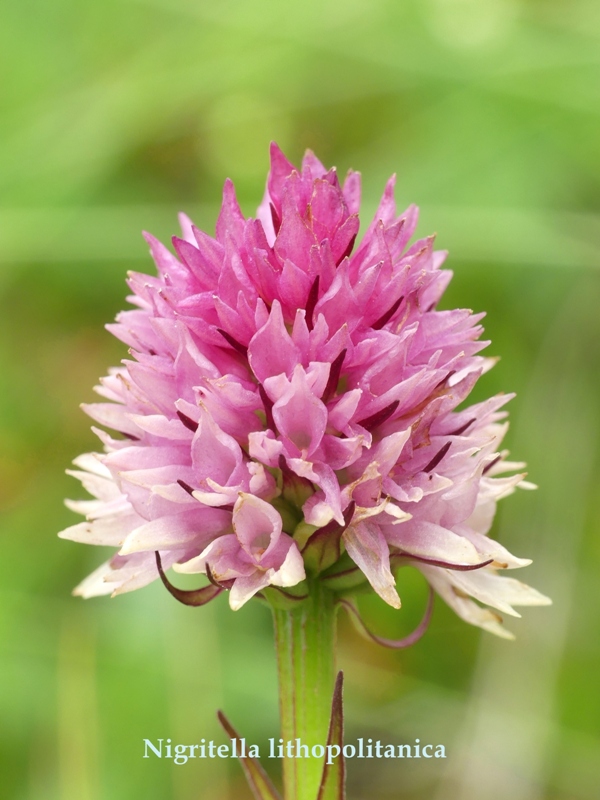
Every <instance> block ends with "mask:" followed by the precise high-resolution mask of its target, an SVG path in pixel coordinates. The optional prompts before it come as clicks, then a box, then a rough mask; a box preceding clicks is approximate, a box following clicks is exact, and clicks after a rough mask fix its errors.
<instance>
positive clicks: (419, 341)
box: [61, 145, 548, 635]
mask: <svg viewBox="0 0 600 800" xmlns="http://www.w3.org/2000/svg"><path fill="white" fill-rule="evenodd" d="M393 187H394V179H393V178H392V179H390V181H389V182H388V184H387V186H386V188H385V191H384V194H383V197H382V200H381V202H380V205H379V208H378V209H377V212H376V214H375V218H374V220H373V221H372V222H371V224H370V226H369V227H368V229H367V231H366V232H365V234H364V236H363V237H362V239H361V241H360V244H359V245H356V238H357V234H358V229H359V217H358V211H359V200H360V178H359V174H358V173H356V172H349V174H348V176H347V178H346V180H345V182H344V184H343V186H340V183H339V181H338V177H337V174H336V171H335V170H334V169H331V170H327V169H325V167H324V166H323V165H322V164H321V163H320V161H319V160H318V159H317V158H316V157H315V156H314V155H313V154H312V153H311V152H310V151H309V152H307V154H306V155H305V157H304V160H303V162H302V168H301V169H300V170H297V169H295V168H294V166H293V165H292V164H291V163H290V162H289V161H288V160H287V159H286V158H285V156H284V155H283V153H282V152H281V151H280V150H279V149H278V148H277V147H276V146H275V145H273V146H272V149H271V171H270V173H269V177H268V181H267V189H266V193H265V198H264V201H263V203H262V205H261V206H260V208H259V210H258V214H257V218H256V219H246V218H245V217H244V216H243V214H242V212H241V210H240V208H239V205H238V203H237V200H236V197H235V192H234V188H233V185H232V183H231V182H230V181H227V182H226V183H225V188H224V192H223V205H222V208H221V212H220V214H219V218H218V221H217V226H216V235H215V237H214V238H213V237H211V236H209V235H207V234H206V233H203V232H202V231H200V230H198V229H197V228H196V227H195V226H194V225H193V224H192V223H191V222H190V221H189V220H188V219H187V217H184V216H182V219H181V222H182V229H183V237H182V238H177V237H175V238H174V239H173V246H174V249H175V253H176V255H173V254H172V253H171V252H170V251H169V250H168V249H167V248H165V247H164V246H163V245H162V244H160V243H159V242H158V241H157V240H156V239H154V238H153V237H152V236H150V235H148V234H147V235H146V239H147V241H148V243H149V245H150V250H151V253H152V256H153V258H154V260H155V262H156V266H157V268H158V275H157V277H151V276H148V275H142V274H139V273H130V275H129V279H128V283H129V286H130V288H131V291H132V293H133V294H132V296H131V297H130V298H129V299H130V301H131V302H132V303H133V305H134V306H135V308H134V309H133V310H129V311H125V312H123V313H122V314H120V315H119V316H118V317H117V320H116V323H115V324H114V325H109V326H108V328H109V330H110V331H111V332H112V333H113V334H114V335H115V336H117V337H118V338H119V339H121V340H122V341H123V342H125V343H126V344H128V345H129V347H130V348H131V349H130V353H131V356H132V358H131V359H130V360H125V361H124V362H123V364H122V366H120V367H118V368H116V369H113V370H111V371H110V373H109V375H108V376H107V377H106V378H104V379H103V380H102V382H101V386H100V387H98V392H99V394H100V395H102V396H103V397H104V398H105V400H106V401H107V402H101V403H96V404H92V405H87V406H85V407H84V408H85V410H86V412H87V413H88V414H89V415H90V416H91V417H92V418H93V419H94V420H96V421H97V422H98V423H99V424H100V425H102V426H104V427H105V428H109V429H112V430H113V431H118V432H119V434H120V435H119V436H118V437H113V436H111V435H109V434H108V433H106V432H105V431H103V430H100V429H95V430H96V433H97V434H98V436H99V438H100V440H101V441H102V443H103V445H104V451H105V452H104V454H102V455H98V454H93V455H85V456H81V457H80V458H79V459H77V460H76V462H75V463H76V465H77V466H78V467H79V470H78V471H76V472H73V473H72V474H74V475H75V476H76V477H78V478H80V479H81V481H82V483H83V485H84V487H85V488H86V489H87V490H88V491H89V492H90V493H91V494H92V495H93V496H94V497H95V498H96V499H94V500H87V501H75V502H73V501H71V502H70V503H69V506H70V507H71V508H72V509H73V510H75V511H78V512H80V513H82V514H84V515H85V516H86V518H87V521H86V522H83V523H80V524H79V525H74V526H73V527H71V528H68V529H67V530H66V531H63V532H62V534H61V535H62V536H63V537H65V538H69V539H74V540H76V541H81V542H87V543H90V544H102V545H112V546H116V547H118V548H119V550H118V552H117V554H116V555H115V556H114V557H113V558H112V559H111V560H110V561H108V562H107V563H106V564H104V565H103V566H102V567H100V568H99V569H98V570H96V572H94V573H93V574H92V575H91V576H89V577H88V578H87V579H86V580H84V581H83V583H82V584H81V585H80V586H79V587H78V588H77V590H76V592H77V593H78V594H80V595H82V596H84V597H89V596H92V595H98V594H106V593H111V592H112V593H116V594H118V593H121V592H126V591H130V590H132V589H137V588H139V587H141V586H143V585H145V584H147V583H149V582H151V581H153V580H155V579H156V578H157V577H158V574H159V573H158V571H157V567H156V561H155V551H159V552H160V554H161V559H162V563H163V564H164V565H165V567H170V566H175V568H176V569H177V570H179V571H181V572H205V573H207V574H208V575H209V577H210V579H211V580H212V581H214V582H215V583H216V584H218V585H219V586H220V587H222V588H226V589H229V590H230V599H231V605H232V607H234V608H239V607H240V606H241V605H242V604H243V603H244V602H246V601H247V600H248V599H249V598H250V597H252V596H253V595H255V594H256V593H258V592H261V591H264V590H265V589H267V587H269V586H276V587H291V586H295V585H297V584H299V583H301V582H302V581H303V580H304V579H305V570H307V571H309V572H310V573H311V574H313V575H319V576H320V578H321V579H322V580H325V581H328V582H329V584H330V585H331V587H332V589H334V590H338V591H342V590H347V589H348V587H349V586H350V587H352V586H353V585H354V584H356V583H357V582H358V581H360V580H365V579H366V580H368V581H369V582H370V584H371V586H372V587H373V589H374V590H375V591H376V592H377V593H378V594H379V595H380V596H381V597H382V598H383V599H384V600H385V601H386V602H388V603H389V604H390V605H392V606H395V607H400V598H399V595H398V590H397V587H396V581H395V578H394V573H393V568H394V566H395V565H397V564H399V563H404V562H410V563H412V564H413V565H414V566H416V567H417V568H418V569H420V570H421V572H422V573H423V574H424V575H425V577H426V578H427V580H428V581H429V583H430V584H431V586H432V587H433V588H434V589H435V590H436V591H437V592H438V593H439V594H440V595H441V596H442V597H443V598H444V599H445V600H446V602H447V603H448V604H449V605H451V606H452V607H453V608H454V610H455V611H456V612H457V613H458V614H459V615H460V616H461V617H463V619H466V620H467V621H468V622H471V623H474V624H476V625H480V626H481V627H483V628H486V629H488V630H490V631H493V632H495V633H499V634H500V635H506V634H505V631H504V628H502V626H501V624H500V623H501V618H500V616H499V614H497V613H496V610H498V611H501V612H504V613H507V614H513V615H517V612H516V611H515V610H514V608H513V606H515V605H537V604H542V603H546V602H548V601H547V599H546V598H545V597H543V596H542V595H540V594H539V593H538V592H536V591H535V590H533V589H531V588H529V587H527V586H525V585H524V584H522V583H520V582H518V581H516V580H514V579H510V578H506V577H501V576H500V574H499V570H504V569H512V568H516V567H522V566H524V565H526V564H527V563H529V562H528V561H527V560H524V559H518V558H515V557H514V556H512V555H511V554H510V553H509V552H508V551H507V550H505V549H504V548H503V547H502V546H501V545H500V544H498V543H497V542H495V541H493V540H492V539H490V538H489V536H488V535H487V534H488V532H489V530H490V527H491V524H492V520H493V516H494V511H495V506H496V502H497V500H498V499H500V498H501V497H503V496H505V495H507V494H510V493H511V492H513V491H514V489H515V487H517V486H519V485H521V486H527V484H524V474H523V473H522V472H517V473H516V474H510V475H509V476H508V477H499V476H502V475H504V474H505V473H507V472H509V473H514V472H515V470H520V469H521V467H522V466H523V465H521V464H514V463H510V462H508V461H506V459H505V457H506V452H505V451H501V450H500V449H499V447H500V442H501V440H502V437H503V435H504V433H505V430H506V423H505V422H503V421H502V420H503V419H504V416H505V414H504V412H503V411H501V410H500V409H501V408H502V406H503V405H504V404H505V403H506V402H507V400H509V399H510V396H509V395H500V396H497V397H493V398H491V399H489V400H487V401H485V402H483V403H479V404H477V405H472V406H470V407H468V408H461V409H460V410H457V408H458V407H459V405H460V404H461V403H462V402H463V401H464V400H465V398H466V397H467V395H468V394H469V392H470V391H471V389H472V388H473V386H474V384H475V382H476V381H477V380H478V378H479V377H480V375H481V374H482V373H483V372H484V371H485V370H486V369H488V368H489V367H490V366H491V365H492V364H493V361H492V360H491V359H486V358H483V357H482V356H481V355H479V352H480V351H481V350H482V349H483V348H484V347H485V346H486V345H487V344H488V343H487V342H485V341H481V339H480V336H481V333H482V328H481V325H480V324H479V323H480V320H481V318H482V316H483V315H482V314H473V313H472V312H471V311H467V310H461V309H458V310H451V311H438V310H437V309H436V307H437V303H438V301H439V299H440V297H441V296H442V294H443V292H444V289H445V288H446V286H447V284H448V282H449V280H450V278H451V273H450V272H448V271H443V270H441V269H440V266H441V264H442V263H443V261H444V258H445V253H443V252H439V251H435V250H434V249H433V237H429V238H426V239H420V240H418V241H415V242H414V243H412V244H410V240H411V238H412V236H413V233H414V230H415V227H416V223H417V209H416V208H415V207H414V206H411V207H410V208H408V209H407V210H406V211H405V212H404V213H403V214H401V215H399V216H398V215H397V213H396V208H395V203H394V198H393ZM475 601H478V602H475ZM480 603H481V604H483V605H480ZM487 606H489V607H491V609H495V610H491V609H490V608H487Z"/></svg>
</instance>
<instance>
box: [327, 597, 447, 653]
mask: <svg viewBox="0 0 600 800" xmlns="http://www.w3.org/2000/svg"><path fill="white" fill-rule="evenodd" d="M433 597H434V593H433V589H431V588H430V589H429V598H428V600H427V608H426V609H425V614H424V615H423V619H422V620H421V622H420V623H419V624H418V625H417V627H416V628H415V629H414V631H413V632H412V633H409V634H408V636H405V637H404V638H403V639H386V638H385V637H384V636H377V634H375V633H372V632H371V631H370V630H369V629H368V628H367V626H366V625H365V623H364V621H363V619H362V617H361V616H360V612H359V610H358V608H357V607H356V606H355V605H354V603H353V602H352V601H350V600H340V601H339V602H340V605H342V606H344V608H345V609H346V611H348V613H349V614H350V617H351V618H352V622H354V625H355V627H356V628H357V630H358V631H359V633H361V634H362V635H363V636H364V637H365V638H367V639H370V640H371V641H372V642H375V644H379V645H381V646H382V647H387V648H389V649H390V650H404V648H406V647H411V646H412V645H413V644H415V642H418V641H419V639H420V638H421V636H423V634H424V633H425V631H426V630H427V628H428V627H429V621H430V619H431V612H432V611H433Z"/></svg>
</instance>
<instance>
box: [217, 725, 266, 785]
mask: <svg viewBox="0 0 600 800" xmlns="http://www.w3.org/2000/svg"><path fill="white" fill-rule="evenodd" d="M217 717H218V718H219V722H220V723H221V725H222V727H223V729H224V730H225V733H226V734H227V735H228V736H229V738H230V739H237V740H238V741H239V739H240V735H239V734H238V732H237V731H236V730H235V728H234V727H233V725H232V724H231V722H229V720H228V719H227V717H226V716H225V714H223V712H222V711H217ZM238 758H239V761H240V764H241V765H242V769H243V770H244V775H245V776H246V780H247V781H248V785H249V786H250V789H251V790H252V794H253V795H254V797H255V798H256V800H281V795H280V794H279V792H278V791H277V789H276V788H275V787H274V786H273V784H272V783H271V779H270V778H269V776H268V775H267V773H266V772H265V771H264V769H263V768H262V767H261V765H260V764H259V762H258V761H257V760H256V759H255V758H253V757H251V756H238Z"/></svg>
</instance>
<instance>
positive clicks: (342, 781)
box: [316, 670, 346, 800]
mask: <svg viewBox="0 0 600 800" xmlns="http://www.w3.org/2000/svg"><path fill="white" fill-rule="evenodd" d="M343 689H344V673H343V672H342V671H341V670H340V672H338V675H337V679H336V681H335V689H334V690H333V700H332V702H331V719H330V721H329V733H328V734H327V754H330V753H331V754H332V755H333V758H331V759H329V758H326V759H325V761H326V762H327V761H329V760H331V761H332V762H333V763H331V764H328V763H325V764H324V766H323V776H322V778H321V784H320V786H319V793H318V794H317V799H316V800H345V798H346V762H345V759H344V750H343V748H344V704H343ZM336 748H337V749H336ZM336 754H337V755H336Z"/></svg>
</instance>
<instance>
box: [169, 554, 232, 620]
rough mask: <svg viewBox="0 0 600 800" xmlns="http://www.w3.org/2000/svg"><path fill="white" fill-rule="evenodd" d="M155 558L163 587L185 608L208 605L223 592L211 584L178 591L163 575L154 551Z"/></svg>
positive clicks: (220, 588)
mask: <svg viewBox="0 0 600 800" xmlns="http://www.w3.org/2000/svg"><path fill="white" fill-rule="evenodd" d="M155 556H156V566H157V568H158V574H159V575H160V579H161V581H162V582H163V586H164V587H165V589H166V590H167V591H168V592H169V594H171V595H173V597H174V598H175V599H176V600H179V602H180V603H183V604H184V605H185V606H204V605H206V603H210V601H211V600H214V599H215V597H217V595H219V594H221V592H222V591H223V587H222V586H218V585H216V584H213V583H209V584H208V586H202V587H201V588H200V589H178V588H177V587H176V586H173V584H172V583H171V581H170V580H169V579H168V578H167V576H166V575H165V571H164V569H163V566H162V561H161V559H160V553H159V552H158V550H156V551H155Z"/></svg>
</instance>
